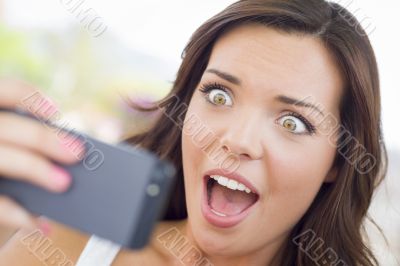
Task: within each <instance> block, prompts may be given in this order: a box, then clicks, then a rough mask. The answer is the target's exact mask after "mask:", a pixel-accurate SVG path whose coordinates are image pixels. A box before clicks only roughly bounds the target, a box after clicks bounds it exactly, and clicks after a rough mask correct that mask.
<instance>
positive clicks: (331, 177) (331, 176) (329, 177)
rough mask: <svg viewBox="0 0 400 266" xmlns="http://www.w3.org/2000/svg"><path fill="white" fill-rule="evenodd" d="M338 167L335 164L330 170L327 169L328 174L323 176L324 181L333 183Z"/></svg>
mask: <svg viewBox="0 0 400 266" xmlns="http://www.w3.org/2000/svg"><path fill="white" fill-rule="evenodd" d="M338 172H339V171H338V167H337V166H336V165H334V166H332V168H331V170H329V172H328V174H327V175H326V177H325V180H324V182H325V183H333V182H335V181H336V178H337V175H338Z"/></svg>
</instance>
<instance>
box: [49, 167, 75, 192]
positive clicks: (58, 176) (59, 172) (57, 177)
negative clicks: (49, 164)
mask: <svg viewBox="0 0 400 266" xmlns="http://www.w3.org/2000/svg"><path fill="white" fill-rule="evenodd" d="M52 178H53V180H54V183H55V185H56V186H57V188H60V189H65V188H67V187H68V186H69V184H70V183H71V176H70V175H69V174H68V172H67V171H65V170H64V169H62V168H60V167H58V166H53V170H52Z"/></svg>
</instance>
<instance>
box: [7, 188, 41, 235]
mask: <svg viewBox="0 0 400 266" xmlns="http://www.w3.org/2000/svg"><path fill="white" fill-rule="evenodd" d="M0 224H1V225H2V226H5V227H8V228H12V229H18V228H21V227H22V228H35V227H36V226H37V219H36V218H35V217H33V216H32V215H31V214H30V213H29V212H28V211H26V210H25V209H24V208H22V207H21V206H20V205H19V204H17V203H16V202H15V201H13V200H11V199H10V198H7V197H4V196H0Z"/></svg>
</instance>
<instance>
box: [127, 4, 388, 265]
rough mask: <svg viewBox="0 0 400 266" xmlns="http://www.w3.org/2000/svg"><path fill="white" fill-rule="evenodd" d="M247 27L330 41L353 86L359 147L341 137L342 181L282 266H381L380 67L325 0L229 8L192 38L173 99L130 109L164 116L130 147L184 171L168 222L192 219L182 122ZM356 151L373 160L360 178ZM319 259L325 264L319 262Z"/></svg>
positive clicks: (351, 110)
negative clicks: (217, 48) (231, 41)
mask: <svg viewBox="0 0 400 266" xmlns="http://www.w3.org/2000/svg"><path fill="white" fill-rule="evenodd" d="M243 23H260V24H262V25H265V26H266V27H271V28H273V29H276V30H279V31H282V32H285V33H288V34H292V33H293V34H304V35H310V36H315V37H317V38H319V39H320V40H322V41H323V43H324V44H325V46H326V47H327V49H329V51H330V52H331V53H332V54H333V55H334V57H335V59H336V61H337V64H338V67H339V68H340V69H341V71H342V73H343V76H344V79H345V81H346V82H345V84H346V87H345V88H344V91H345V93H344V95H343V97H342V99H341V103H340V119H341V125H342V128H344V129H346V130H347V132H349V133H350V134H351V136H353V139H354V140H356V141H345V140H344V136H345V134H343V135H342V138H341V139H340V142H339V143H340V145H338V146H337V147H338V148H337V154H336V158H335V162H334V164H335V165H336V166H337V168H338V172H337V178H336V180H335V182H332V183H324V184H323V185H322V186H321V189H320V191H319V192H318V194H317V196H316V198H315V199H314V201H313V202H312V204H311V206H310V207H309V209H308V210H307V212H306V213H305V214H304V216H303V217H302V218H301V219H300V221H298V223H297V224H296V225H295V227H294V228H293V229H292V231H291V234H290V237H289V239H288V240H287V241H286V243H285V245H284V246H283V247H282V249H281V251H282V252H284V255H283V256H282V259H281V262H279V265H287V266H292V265H315V263H318V262H319V263H321V264H323V260H324V259H325V262H326V261H328V259H329V256H331V259H332V256H336V259H337V260H336V261H337V264H335V265H363V266H369V265H379V263H378V262H377V259H376V258H375V256H374V254H373V253H372V251H371V250H370V248H369V247H368V243H367V240H366V232H365V227H364V222H365V220H366V219H369V220H370V221H372V222H373V220H372V219H371V218H369V216H368V214H367V211H368V207H369V205H370V203H371V198H372V196H373V193H374V191H375V188H376V187H377V186H378V185H379V184H380V183H381V181H382V180H383V178H384V177H385V175H386V171H387V153H386V148H385V145H384V142H383V139H382V130H381V103H380V88H379V76H378V68H377V63H376V59H375V55H374V52H373V49H372V47H371V44H370V42H369V38H368V36H367V34H366V32H365V29H363V28H362V27H361V25H360V23H359V21H357V19H356V18H355V17H354V16H353V15H352V14H351V13H350V12H349V11H347V10H346V9H345V8H343V7H342V6H341V5H339V4H336V3H331V2H327V1H323V0H263V1H261V0H259V1H257V0H243V1H238V2H236V3H234V4H232V5H230V6H228V7H227V8H226V9H225V10H223V11H222V12H220V13H218V14H217V15H215V16H213V17H212V18H210V19H209V20H207V21H206V22H205V23H204V24H203V25H201V26H200V27H199V28H198V29H197V30H196V31H195V32H194V34H193V35H192V36H191V38H190V40H189V42H188V43H187V45H186V47H185V49H184V51H183V52H182V56H181V58H182V63H181V65H180V68H179V70H178V72H177V76H176V79H175V81H174V83H173V86H172V90H171V91H170V92H169V94H168V95H167V96H165V98H163V99H161V100H159V101H156V102H154V103H153V105H152V106H150V107H143V106H140V105H137V104H134V103H133V102H132V103H131V104H132V107H133V108H135V109H137V110H140V111H144V112H154V111H157V114H158V115H157V116H156V118H155V120H154V122H153V123H152V125H151V126H150V128H149V129H147V130H146V131H145V132H141V133H138V134H136V135H134V136H132V137H129V138H127V139H126V140H127V141H128V142H129V143H131V144H132V145H138V146H141V147H143V148H145V149H148V150H150V151H152V152H154V153H156V154H157V155H159V156H160V157H161V158H163V159H168V160H169V161H171V162H172V163H173V164H174V165H175V167H176V169H177V180H178V181H177V183H176V187H175V191H174V193H173V196H172V198H171V201H170V203H169V207H168V209H167V212H166V215H165V217H164V219H165V220H169V219H183V218H186V217H187V211H186V202H185V191H184V185H183V170H182V153H181V137H182V135H181V133H182V123H183V122H182V121H183V119H182V117H184V116H185V113H186V110H187V106H188V105H189V102H190V99H191V97H192V94H193V92H194V89H195V88H196V86H197V85H198V83H199V81H200V79H201V76H202V74H203V72H204V70H205V68H206V66H207V64H208V61H209V58H210V54H211V51H212V48H213V45H214V44H215V43H216V41H217V40H218V38H219V37H221V35H223V34H224V32H227V31H228V30H229V29H232V28H234V27H236V26H238V25H241V24H243ZM346 140H347V139H346ZM349 151H351V152H353V153H354V154H353V155H354V158H360V157H363V156H362V155H365V154H368V155H369V156H370V160H369V162H367V164H368V165H370V166H371V164H373V165H372V166H373V167H370V169H369V170H368V171H360V169H359V168H360V163H361V162H359V161H354V162H353V163H349V160H347V159H345V156H344V155H345V153H346V152H349ZM371 158H372V159H371ZM364 163H365V162H364ZM374 224H375V223H374ZM378 229H379V227H378ZM307 232H311V233H312V234H311V235H312V236H313V237H312V238H310V234H307ZM311 240H313V241H314V242H312V243H311V242H310V241H311ZM316 240H320V242H321V241H322V242H323V243H324V244H325V247H326V249H323V250H320V249H319V250H314V251H312V252H314V256H310V254H309V253H310V252H311V250H310V247H311V246H312V245H314V244H315V243H317V242H318V241H316ZM314 246H315V245H314ZM326 250H328V251H330V253H329V252H328V253H327V252H325V251H326ZM316 254H318V255H321V256H319V257H316V256H315V255H316ZM324 254H325V255H326V256H325V257H323V256H322V255H324ZM323 265H325V264H323ZM329 265H331V264H329ZM332 265H333V264H332Z"/></svg>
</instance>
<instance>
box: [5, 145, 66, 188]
mask: <svg viewBox="0 0 400 266" xmlns="http://www.w3.org/2000/svg"><path fill="white" fill-rule="evenodd" d="M0 158H1V160H0V175H1V176H4V177H7V178H12V179H16V180H22V181H27V182H30V183H32V184H35V185H38V186H41V187H43V188H45V189H48V190H50V191H53V192H61V191H65V190H66V189H67V188H68V187H69V185H70V183H71V177H70V175H69V174H68V172H67V171H66V170H64V169H63V168H61V167H58V166H56V165H54V164H52V163H51V162H50V161H48V160H46V159H45V158H44V157H41V156H39V155H38V154H35V153H32V152H30V151H29V150H26V149H20V148H18V147H15V146H8V145H1V146H0Z"/></svg>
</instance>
